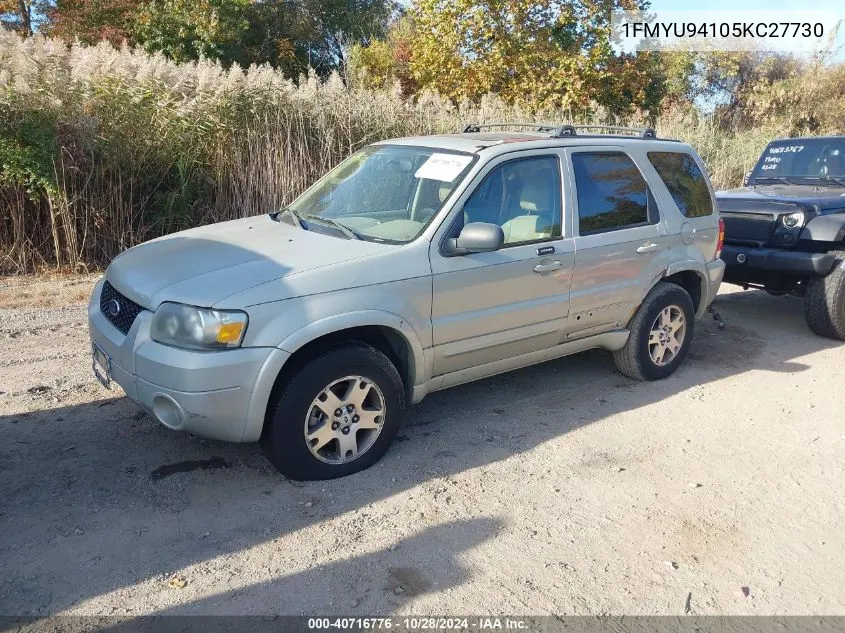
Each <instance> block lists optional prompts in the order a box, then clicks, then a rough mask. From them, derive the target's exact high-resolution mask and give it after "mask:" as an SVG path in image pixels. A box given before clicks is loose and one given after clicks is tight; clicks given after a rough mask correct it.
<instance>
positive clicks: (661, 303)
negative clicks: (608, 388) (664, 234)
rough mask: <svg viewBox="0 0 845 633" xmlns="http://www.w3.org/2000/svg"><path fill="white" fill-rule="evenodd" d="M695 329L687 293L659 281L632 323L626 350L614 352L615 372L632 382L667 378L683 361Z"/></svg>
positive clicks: (692, 311)
mask: <svg viewBox="0 0 845 633" xmlns="http://www.w3.org/2000/svg"><path fill="white" fill-rule="evenodd" d="M664 321H665V327H664ZM675 323H676V324H678V325H677V326H675V325H672V324H675ZM694 326H695V308H694V306H693V303H692V299H691V298H690V296H689V293H688V292H687V291H686V290H684V289H683V288H681V287H680V286H678V285H676V284H673V283H668V282H663V281H661V282H660V283H658V284H657V285H656V286H654V288H652V289H651V290H650V291H649V293H648V294H647V295H646V297H645V299H643V302H642V304H641V305H640V308H639V310H637V313H636V314H635V315H634V318H633V319H631V322H630V323H629V325H628V329H629V331H630V332H631V334H630V336H629V337H628V342H627V343H625V347H623V348H622V349H620V350H618V351H615V352H613V360H614V361H615V362H616V368H617V369H618V370H619V371H620V372H621V373H623V374H625V375H626V376H628V377H629V378H634V379H635V380H660V379H661V378H666V377H667V376H669V375H670V374H672V373H673V372H674V371H675V370H676V369H677V368H678V367H679V366H680V364H681V363H682V362H683V360H684V358H685V357H686V355H687V352H688V351H689V347H690V344H691V343H692V336H693V329H694ZM681 328H682V329H681ZM676 337H677V338H681V340H680V341H678V340H677V338H676ZM676 344H677V345H676ZM661 352H663V353H662V354H661Z"/></svg>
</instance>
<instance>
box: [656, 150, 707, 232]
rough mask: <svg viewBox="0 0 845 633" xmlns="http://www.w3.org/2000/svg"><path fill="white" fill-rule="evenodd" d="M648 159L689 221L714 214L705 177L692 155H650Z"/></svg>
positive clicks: (666, 153)
mask: <svg viewBox="0 0 845 633" xmlns="http://www.w3.org/2000/svg"><path fill="white" fill-rule="evenodd" d="M648 160H649V162H651V164H652V165H653V166H654V169H655V170H657V173H658V174H659V175H660V178H661V180H663V184H665V185H666V188H667V189H668V190H669V193H670V194H671V196H672V199H673V200H674V201H675V204H676V205H678V209H680V211H681V213H682V214H684V215H685V216H686V217H688V218H700V217H703V216H707V215H712V214H713V200H712V198H711V197H710V189H709V187H708V186H707V178H706V176H705V175H704V174H703V173H702V172H701V169H700V168H699V167H698V163H696V162H695V159H694V158H693V157H692V156H690V155H689V154H685V153H683V152H649V153H648Z"/></svg>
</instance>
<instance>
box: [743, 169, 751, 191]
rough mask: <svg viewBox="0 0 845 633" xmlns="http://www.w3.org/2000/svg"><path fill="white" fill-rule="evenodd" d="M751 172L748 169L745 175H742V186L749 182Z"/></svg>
mask: <svg viewBox="0 0 845 633" xmlns="http://www.w3.org/2000/svg"><path fill="white" fill-rule="evenodd" d="M751 173H752V172H750V171H749V172H746V174H745V176H743V177H742V186H743V187H747V186H748V183H749V182H751Z"/></svg>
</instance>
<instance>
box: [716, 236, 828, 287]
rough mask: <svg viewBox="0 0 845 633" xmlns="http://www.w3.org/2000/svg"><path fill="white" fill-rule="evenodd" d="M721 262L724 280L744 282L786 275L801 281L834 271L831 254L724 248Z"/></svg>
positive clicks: (727, 245) (740, 247)
mask: <svg viewBox="0 0 845 633" xmlns="http://www.w3.org/2000/svg"><path fill="white" fill-rule="evenodd" d="M722 259H723V260H724V261H725V264H726V265H727V267H728V268H727V271H726V272H725V280H726V281H730V280H739V281H740V282H741V281H743V280H744V279H745V278H747V277H751V278H757V277H759V276H760V275H764V274H766V273H781V274H783V273H786V274H791V275H796V276H800V277H807V276H824V275H826V274H828V273H829V272H830V269H831V268H833V262H834V259H835V257H834V255H833V254H832V253H808V252H804V251H787V250H779V249H776V248H749V247H743V246H732V245H730V244H725V246H724V247H723V248H722Z"/></svg>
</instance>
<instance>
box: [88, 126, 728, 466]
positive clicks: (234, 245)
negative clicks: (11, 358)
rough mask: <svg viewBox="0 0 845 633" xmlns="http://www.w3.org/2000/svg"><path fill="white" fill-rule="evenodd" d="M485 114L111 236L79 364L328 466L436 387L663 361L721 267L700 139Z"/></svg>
mask: <svg viewBox="0 0 845 633" xmlns="http://www.w3.org/2000/svg"><path fill="white" fill-rule="evenodd" d="M486 127H488V126H479V125H471V126H469V127H467V128H466V129H465V130H464V132H463V133H461V134H451V135H443V136H423V137H416V138H403V139H395V140H388V141H383V142H380V143H375V144H373V145H370V146H369V147H366V148H364V149H363V150H361V151H359V152H357V153H356V154H354V155H352V156H351V157H350V158H348V159H347V160H346V161H344V162H343V163H341V164H340V165H339V166H337V167H336V168H335V169H333V170H332V171H331V172H329V173H328V174H326V176H324V177H323V178H322V179H321V180H319V181H318V182H317V183H316V184H315V185H313V186H312V187H311V188H310V189H308V190H307V191H306V192H305V193H304V194H302V196H300V197H299V198H298V199H297V200H296V201H295V202H293V203H292V204H291V205H290V206H289V207H287V208H285V209H282V210H280V211H276V212H274V213H271V214H269V215H265V216H259V217H249V218H244V219H241V220H234V221H231V222H223V223H220V224H214V225H211V226H206V227H202V228H198V229H192V230H189V231H183V232H181V233H176V234H173V235H169V236H166V237H162V238H159V239H156V240H152V241H150V242H147V243H146V244H142V245H140V246H136V247H135V248H132V249H129V250H128V251H126V252H124V253H122V254H121V255H120V256H118V257H117V258H116V259H115V260H114V261H113V262H112V264H111V265H110V266H109V268H108V270H107V271H106V275H105V277H104V279H103V280H101V281H100V282H99V283H98V284H97V286H96V288H95V289H94V293H93V296H92V297H91V302H90V305H89V309H88V314H89V327H90V331H91V339H92V346H93V358H94V372H95V374H96V375H97V377H98V378H99V379H100V380H101V382H103V383H104V384H105V385H106V386H108V385H109V384H110V382H111V381H112V380H113V381H115V382H117V383H118V384H119V385H120V386H121V387H123V389H124V391H125V392H126V394H127V395H128V396H129V398H131V399H132V400H134V401H135V402H137V403H138V404H139V405H141V406H142V407H143V408H144V409H146V410H147V411H148V412H150V413H151V414H152V415H153V416H155V418H156V419H157V420H159V421H160V422H161V423H162V424H164V425H165V426H167V427H169V428H171V429H175V430H180V431H188V432H190V433H194V434H196V435H202V436H206V437H211V438H216V439H222V440H229V441H233V442H251V441H256V440H260V441H261V443H262V445H263V447H264V449H265V451H266V453H267V455H268V457H269V459H270V460H271V461H272V462H273V464H275V466H276V467H277V468H278V469H279V470H280V471H281V472H282V473H284V474H285V475H287V476H288V477H291V478H294V479H324V478H331V477H338V476H342V475H347V474H350V473H353V472H356V471H358V470H362V469H364V468H366V467H368V466H370V465H371V464H373V463H374V462H375V461H376V460H378V459H379V458H380V457H381V456H382V455H383V454H384V452H385V451H386V450H387V448H388V446H389V445H390V443H391V442H392V440H393V438H394V437H395V436H396V432H397V430H398V428H399V424H400V420H401V417H402V412H403V409H404V408H405V406H406V405H408V404H413V403H416V402H419V401H420V400H422V399H423V398H424V397H425V396H426V394H428V393H431V392H433V391H437V390H439V389H445V388H447V387H452V386H454V385H458V384H461V383H465V382H469V381H471V380H477V379H479V378H484V377H486V376H492V375H494V374H498V373H501V372H505V371H509V370H511V369H516V368H519V367H525V366H527V365H531V364H534V363H539V362H542V361H545V360H549V359H552V358H557V357H559V356H564V355H567V354H573V353H576V352H580V351H582V350H586V349H590V348H602V349H606V350H610V351H612V352H613V354H614V358H615V360H616V365H617V367H618V368H619V371H621V372H622V373H623V374H625V375H627V376H630V377H632V378H636V379H640V380H653V379H658V378H664V377H666V376H668V375H669V374H671V373H672V372H673V371H675V369H677V367H678V365H679V364H680V363H681V362H682V361H683V359H684V356H685V355H686V353H687V350H688V349H689V346H690V343H691V341H692V335H693V325H694V320H695V318H696V317H698V316H701V315H702V314H703V313H704V311H705V309H706V308H707V306H708V305H709V304H710V302H711V301H712V300H713V298H714V296H715V294H716V292H717V290H718V287H719V284H720V282H721V280H722V274H723V272H724V264H723V263H722V261H721V260H720V259H719V249H720V248H721V239H722V236H721V230H720V220H719V216H718V214H717V213H716V212H715V211H714V208H715V206H714V198H713V191H712V188H711V185H710V183H709V180H708V178H707V176H706V175H705V170H704V168H703V166H702V163H701V161H700V160H699V158H698V157H697V156H696V154H695V152H694V151H693V150H692V149H691V148H690V147H689V146H688V145H685V144H683V143H680V142H677V141H668V140H661V139H657V138H656V137H655V135H654V131H653V130H650V129H646V130H637V131H632V130H628V129H627V128H613V129H610V130H602V132H601V133H598V134H596V133H593V134H588V135H585V134H584V133H583V130H581V129H576V127H573V126H560V127H552V126H549V127H545V126H544V127H540V128H539V129H538V128H537V126H536V124H533V129H531V130H530V131H527V132H496V133H494V132H491V131H483V130H482V128H486ZM489 127H498V128H500V129H502V128H504V127H506V128H508V129H514V128H525V127H529V126H522V125H516V124H506V125H505V126H489Z"/></svg>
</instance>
